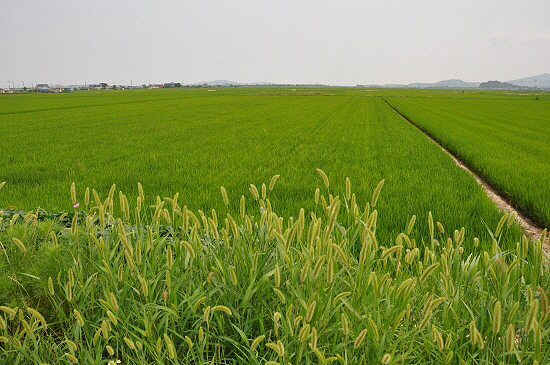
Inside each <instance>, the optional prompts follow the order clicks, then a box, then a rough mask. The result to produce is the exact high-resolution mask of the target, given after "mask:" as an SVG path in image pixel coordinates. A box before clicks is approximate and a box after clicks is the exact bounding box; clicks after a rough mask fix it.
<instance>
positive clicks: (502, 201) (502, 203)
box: [380, 97, 550, 256]
mask: <svg viewBox="0 0 550 365" xmlns="http://www.w3.org/2000/svg"><path fill="white" fill-rule="evenodd" d="M380 99H382V101H384V103H386V105H387V106H388V107H390V108H392V109H393V111H394V112H396V113H397V114H399V116H401V118H403V119H404V120H405V121H407V122H408V123H409V124H410V125H412V126H413V127H415V128H416V129H418V130H419V131H420V132H422V133H423V134H424V135H425V136H426V137H428V138H429V139H430V140H432V142H434V143H435V144H437V145H438V146H439V147H440V148H441V149H442V150H443V151H444V152H445V153H446V154H447V155H449V156H450V157H451V158H452V159H453V160H454V162H455V163H456V165H457V166H459V167H460V168H462V169H464V170H466V171H467V172H468V173H470V174H471V175H472V176H473V177H474V178H475V179H476V182H477V183H478V184H479V185H481V186H482V187H483V190H485V193H486V194H487V196H488V197H489V198H490V199H491V200H492V201H493V202H494V203H495V204H496V205H497V207H498V208H499V209H500V210H503V211H505V212H507V213H514V212H515V213H516V221H517V222H518V224H519V225H520V227H521V228H522V229H523V231H524V232H525V235H526V236H527V237H529V238H531V239H533V240H538V239H540V237H541V235H542V232H543V227H541V226H540V225H539V224H538V223H536V222H535V221H534V220H533V219H531V218H530V217H529V216H528V215H527V214H526V213H525V212H524V211H522V210H521V209H518V208H516V207H514V205H513V203H512V202H511V201H510V200H509V199H508V198H506V197H505V196H504V194H502V193H501V192H500V191H499V190H498V189H497V188H495V187H494V186H493V185H491V184H490V183H489V182H488V181H487V180H485V179H484V178H483V177H481V176H480V175H479V174H478V173H476V172H475V171H474V170H473V169H472V168H470V167H469V166H468V165H466V163H464V161H462V160H461V159H460V157H458V156H457V155H455V154H454V153H452V152H451V151H449V150H448V149H447V148H446V147H445V146H444V145H443V144H442V143H441V142H440V141H438V140H437V139H436V138H435V137H433V136H432V135H431V134H430V133H428V132H427V131H426V130H425V129H424V128H422V127H420V126H419V125H417V124H416V123H414V122H413V121H412V120H410V119H409V118H407V117H406V116H405V115H403V114H402V113H401V112H400V111H399V110H397V109H396V108H394V107H393V106H392V105H391V104H390V103H388V101H387V100H386V99H384V98H383V97H380ZM548 241H549V238H548V237H547V238H546V240H545V242H544V251H545V252H546V254H547V255H549V256H550V247H549V245H548V243H549V242H548Z"/></svg>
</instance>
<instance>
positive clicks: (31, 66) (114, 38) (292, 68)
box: [0, 0, 550, 87]
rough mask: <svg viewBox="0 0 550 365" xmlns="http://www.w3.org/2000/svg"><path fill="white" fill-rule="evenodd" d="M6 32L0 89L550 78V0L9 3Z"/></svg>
mask: <svg viewBox="0 0 550 365" xmlns="http://www.w3.org/2000/svg"><path fill="white" fill-rule="evenodd" d="M0 27H1V28H0V29H1V32H2V37H1V39H2V41H1V42H0V86H7V85H8V81H10V82H14V83H15V85H16V86H17V85H20V86H21V87H22V84H23V82H24V83H25V85H27V86H30V84H34V83H36V82H38V83H53V84H57V83H62V84H65V85H68V84H83V83H85V82H86V83H99V82H106V83H108V84H130V83H131V82H132V83H133V84H134V85H136V84H149V83H161V82H170V81H173V82H182V80H183V82H184V83H194V82H199V81H211V80H216V79H227V80H232V81H235V80H237V81H238V82H255V81H270V82H278V83H315V82H318V83H323V84H330V85H356V84H386V83H411V82H436V81H439V80H443V79H451V78H457V79H463V80H465V81H487V80H500V81H506V80H511V79H517V78H521V77H528V76H534V75H539V74H541V73H546V72H549V73H550V1H549V0H522V1H520V0H495V1H489V0H455V1H445V0H417V1H404V0H375V1H370V0H342V1H327V0H315V1H313V0H309V1H306V0H290V1H287V0H275V1H272V0H179V1H176V0H155V1H150V0H147V1H145V0H126V1H122V0H93V1H89V0H48V1H46V0H0Z"/></svg>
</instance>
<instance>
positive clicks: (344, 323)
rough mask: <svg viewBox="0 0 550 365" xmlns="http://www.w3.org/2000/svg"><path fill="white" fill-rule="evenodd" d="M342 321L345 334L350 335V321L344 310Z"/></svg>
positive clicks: (341, 316) (341, 315)
mask: <svg viewBox="0 0 550 365" xmlns="http://www.w3.org/2000/svg"><path fill="white" fill-rule="evenodd" d="M340 323H341V325H342V332H344V336H346V337H347V336H348V335H349V322H348V317H347V316H346V314H345V313H344V312H341V313H340Z"/></svg>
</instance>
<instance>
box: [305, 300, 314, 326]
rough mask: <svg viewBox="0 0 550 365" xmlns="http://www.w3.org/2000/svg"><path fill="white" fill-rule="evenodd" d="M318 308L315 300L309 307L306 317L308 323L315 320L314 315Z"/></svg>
mask: <svg viewBox="0 0 550 365" xmlns="http://www.w3.org/2000/svg"><path fill="white" fill-rule="evenodd" d="M316 306H317V302H316V301H315V300H314V301H312V302H311V303H310V304H309V306H308V307H307V311H306V317H305V320H306V322H311V319H312V318H313V314H314V313H315V307H316Z"/></svg>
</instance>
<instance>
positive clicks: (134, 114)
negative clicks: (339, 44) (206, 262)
mask: <svg viewBox="0 0 550 365" xmlns="http://www.w3.org/2000/svg"><path fill="white" fill-rule="evenodd" d="M402 93H403V92H402V91H388V90H381V91H377V90H375V91H363V90H360V89H318V90H317V89H304V90H300V89H299V90H297V91H295V92H291V91H290V90H287V89H269V88H266V89H255V88H254V89H218V91H217V92H215V93H211V92H210V93H209V92H207V91H206V90H203V89H199V90H151V91H142V90H139V91H130V92H112V91H111V92H108V91H107V92H101V93H96V92H79V93H73V94H67V95H9V96H5V97H4V96H3V97H0V135H2V136H3V140H4V141H7V144H6V147H5V148H4V150H3V158H2V159H1V160H0V176H1V178H0V180H1V181H6V186H5V187H4V189H3V190H2V192H1V194H0V207H3V208H6V207H8V206H11V208H17V209H24V210H29V209H35V208H36V207H38V206H40V207H42V208H44V209H46V210H49V211H62V210H69V209H71V208H72V204H71V200H70V195H69V187H70V185H71V183H72V182H73V181H74V182H75V183H76V187H77V191H78V194H79V198H80V199H81V198H82V197H83V192H84V189H85V188H86V187H90V188H94V189H96V190H97V191H98V192H99V193H100V195H101V196H105V195H106V194H107V192H108V191H109V189H110V187H111V186H112V184H116V186H117V188H118V189H120V190H122V191H123V192H124V193H125V194H128V195H129V196H136V195H137V183H138V182H140V183H141V184H142V185H143V187H144V189H145V191H146V193H147V194H148V195H147V196H146V199H147V203H151V204H152V203H153V202H154V200H155V199H156V196H157V195H159V196H160V197H161V198H162V197H171V196H173V195H174V194H175V193H176V192H179V193H180V194H181V195H180V201H182V202H183V203H182V204H186V205H187V206H188V207H189V209H191V210H197V209H203V210H205V209H206V210H207V209H212V208H215V209H222V207H224V205H223V202H222V201H221V198H220V194H219V191H220V190H219V189H220V186H224V187H225V188H226V189H227V192H228V194H229V198H230V202H231V203H230V209H238V201H239V198H240V197H241V195H247V196H249V194H250V193H249V192H248V187H249V184H251V183H253V184H255V185H256V186H261V184H262V183H268V182H269V179H270V178H271V177H272V176H273V175H275V174H280V175H281V177H280V179H279V181H278V183H277V187H276V189H275V190H274V191H273V192H272V193H271V194H272V196H271V201H272V203H273V205H274V207H275V210H276V211H278V212H280V213H281V214H284V215H286V216H297V214H298V211H299V209H300V208H301V207H304V208H306V209H312V210H313V209H315V207H313V206H312V205H311V204H312V200H311V197H312V196H313V194H314V190H315V187H319V188H321V187H323V182H322V180H321V179H320V177H319V175H318V173H317V172H316V170H315V169H316V168H321V169H323V170H324V171H325V172H326V173H327V175H328V176H329V179H330V193H332V194H334V195H342V194H343V191H344V180H345V178H346V177H349V178H350V179H351V182H352V185H353V191H355V192H357V201H358V203H360V205H362V206H363V207H364V204H365V203H366V202H367V201H369V199H370V196H371V193H372V190H373V189H374V187H376V185H377V184H378V183H379V182H380V181H381V180H382V179H385V185H384V189H383V194H382V195H381V198H380V202H379V207H378V208H379V210H380V214H381V215H382V216H383V217H385V218H386V219H384V220H383V221H382V223H381V225H380V227H378V230H379V232H378V235H379V236H380V237H381V238H383V239H387V240H390V239H391V237H395V235H396V234H397V233H399V232H401V231H402V230H403V229H404V227H405V226H406V224H407V223H408V221H409V219H410V217H411V216H412V215H413V214H415V215H417V216H418V218H419V219H420V220H421V221H422V222H425V221H427V217H428V212H430V211H431V212H432V214H433V215H434V218H435V219H436V220H437V221H440V222H441V223H443V224H444V225H445V226H446V227H449V229H452V230H454V229H460V228H461V227H462V226H465V227H466V232H467V237H469V238H470V239H473V237H480V238H488V237H489V235H488V229H487V227H490V229H494V227H496V225H497V224H498V221H499V219H500V216H501V214H500V213H499V212H498V211H497V209H496V208H495V207H494V206H493V204H492V203H491V202H490V201H489V200H488V199H487V198H486V197H485V194H484V193H483V191H482V189H481V188H480V187H479V186H478V185H477V184H476V183H475V181H474V179H473V178H472V177H471V176H469V175H468V173H466V172H465V171H463V170H461V169H459V168H457V167H456V165H455V164H454V162H453V161H452V160H451V159H450V158H449V157H448V156H446V155H445V154H444V153H443V152H442V151H441V149H440V148H439V147H438V146H436V145H435V144H433V143H432V142H431V141H430V140H429V139H428V138H426V137H425V136H424V135H423V134H422V133H421V132H420V131H418V130H417V129H416V128H415V127H413V126H411V125H410V124H408V123H407V122H406V121H404V120H403V119H402V118H401V117H400V116H399V115H398V114H397V113H395V112H394V111H393V110H392V109H391V108H390V107H388V106H387V105H386V104H385V103H384V101H383V100H381V99H380V98H378V97H376V96H378V95H382V96H385V97H387V100H388V101H389V102H390V103H391V104H392V105H394V106H396V107H397V108H398V109H400V108H403V111H404V112H405V113H407V114H410V115H411V117H412V118H413V119H415V120H416V119H418V123H419V124H422V123H426V129H429V128H432V129H433V130H434V134H436V135H437V133H440V132H438V131H439V130H441V131H442V132H441V133H447V134H446V135H445V138H443V137H442V138H441V140H442V141H443V143H446V144H449V145H450V146H451V149H453V150H456V151H457V152H459V153H462V152H461V151H462V148H468V151H469V152H468V153H467V154H466V153H464V157H465V159H466V160H467V161H468V162H472V163H474V166H475V167H476V168H477V169H478V170H483V169H484V167H481V165H477V162H476V161H477V160H476V158H477V159H486V157H485V156H486V151H487V150H486V149H485V146H486V144H485V142H487V141H488V140H489V139H490V138H488V137H489V136H488V134H487V132H486V131H485V130H484V129H483V128H486V127H487V125H489V124H491V123H497V124H498V123H501V124H502V123H505V124H506V123H507V120H502V119H498V118H497V117H496V116H498V115H500V114H499V113H501V114H502V106H503V105H513V106H511V107H510V108H515V109H514V110H518V113H520V112H519V110H521V113H520V114H521V115H522V116H523V117H524V120H529V121H530V122H529V123H531V124H529V126H528V125H525V127H530V128H532V125H533V124H537V123H538V121H539V120H540V121H541V125H540V128H539V129H538V130H537V134H536V135H533V136H526V138H525V139H522V140H519V141H517V142H513V139H509V140H508V142H507V143H508V145H506V146H505V147H504V145H503V148H504V149H505V151H504V152H503V153H504V154H502V155H496V157H494V159H496V160H497V161H498V159H500V160H501V161H503V160H504V159H506V157H505V156H510V157H511V156H529V155H530V153H531V152H530V151H529V150H526V148H531V146H532V142H533V141H535V140H536V141H539V140H541V141H542V140H544V139H545V138H546V140H547V137H548V135H549V130H548V128H547V126H544V125H542V124H544V123H546V124H548V114H547V113H546V115H544V110H545V109H544V108H547V105H546V104H548V102H547V101H545V100H539V101H535V100H533V99H534V97H533V96H531V95H527V96H519V95H514V94H506V95H497V94H493V95H490V97H488V95H474V94H456V93H449V92H446V93H445V92H443V93H433V92H431V93H430V92H410V91H409V92H407V95H406V96H412V97H409V98H397V97H394V96H399V95H401V94H402ZM434 95H435V96H437V98H433V97H431V96H434ZM369 96H370V97H369ZM428 96H430V98H428ZM457 97H458V98H457ZM510 98H513V101H512V102H511V101H510ZM537 103H538V104H537ZM415 108H416V109H415ZM418 108H420V109H418ZM453 108H454V109H453ZM417 109H418V110H422V111H421V112H420V111H417ZM458 110H460V111H461V113H462V114H461V115H462V116H461V117H460V118H462V119H460V120H461V121H462V120H465V119H468V118H467V116H468V115H470V116H472V118H470V122H469V123H470V124H469V125H468V126H467V127H466V128H463V129H456V128H455V127H454V126H455V125H456V124H457V123H455V122H454V120H458V119H456V118H459V117H458V116H457V115H459V114H458V113H457V111H458ZM546 110H547V109H546ZM445 113H447V114H445ZM520 114H518V116H519V115H520ZM451 116H454V118H455V119H453V118H452V117H451ZM492 116H495V118H492ZM478 117H482V118H483V120H484V122H483V123H481V124H479V125H476V124H475V122H473V121H472V120H473V119H475V118H478ZM499 118H500V117H499ZM540 118H542V119H540ZM544 118H546V119H544ZM512 119H513V118H512ZM477 120H479V118H478V119H477ZM453 123H454V124H453ZM430 126H432V127H430ZM436 128H439V129H436ZM494 128H500V127H494ZM516 128H520V129H521V128H522V125H518V126H517V127H516ZM477 131H479V132H480V133H481V134H482V136H481V137H480V139H481V141H482V143H481V144H479V143H478V144H473V143H469V142H468V143H466V142H465V141H473V140H475V139H476V133H477ZM502 133H505V132H502ZM506 133H508V134H506V135H504V134H503V135H502V136H501V137H499V135H494V136H495V143H497V144H498V143H499V141H502V139H505V138H508V137H507V136H510V137H513V136H517V135H518V134H517V132H514V131H510V132H506ZM478 137H479V136H478ZM489 142H490V141H489ZM489 142H487V143H489ZM537 143H539V142H537ZM539 145H540V146H539ZM537 146H539V147H538V148H539V149H540V151H541V153H540V154H538V156H539V157H540V158H538V160H539V161H538V162H539V163H541V164H543V165H544V164H545V163H546V166H549V165H550V163H549V162H550V161H548V159H549V157H548V156H549V152H548V151H549V149H548V147H546V148H545V146H544V145H543V144H541V143H539V144H537ZM475 156H483V157H475ZM499 156H500V157H499ZM515 161H517V162H514V163H516V164H519V165H523V166H527V165H531V164H530V163H529V159H528V157H525V158H524V159H523V160H520V159H516V160H515ZM526 161H527V162H526ZM505 164H508V165H510V164H511V162H510V161H508V162H507V163H505ZM533 167H534V166H533ZM534 170H537V171H539V175H533V174H530V173H529V174H528V173H525V172H523V171H522V170H521V169H520V168H516V167H515V165H513V167H512V168H511V170H510V169H508V170H506V171H498V170H495V171H494V172H491V177H490V179H491V181H493V182H495V185H497V186H499V187H501V188H502V189H503V190H506V191H513V189H514V188H516V187H518V186H519V187H520V190H521V189H525V190H531V191H535V192H538V194H539V195H535V197H534V198H527V197H524V196H523V195H521V194H519V193H518V194H515V193H514V194H512V193H511V196H513V198H514V200H516V201H517V202H518V204H520V205H522V206H526V207H527V208H528V209H531V208H530V207H531V206H532V205H533V203H532V202H531V201H532V200H533V199H534V200H540V201H543V199H542V198H543V197H544V194H546V197H548V189H544V188H543V187H542V185H540V184H543V181H544V178H543V177H544V175H545V174H546V175H547V172H546V171H544V169H542V168H536V167H535V168H534ZM514 171H516V172H517V174H514ZM540 174H542V175H540ZM533 180H536V181H533ZM501 183H502V184H501ZM527 183H529V184H532V185H528V184H527ZM506 184H507V185H506ZM525 186H529V188H523V187H525ZM529 199H531V200H529ZM548 201H549V199H546V200H545V202H546V203H543V204H548ZM532 209H533V211H535V208H532ZM538 216H539V217H541V220H543V219H548V218H547V217H548V216H544V214H542V213H541V214H539V215H538ZM424 226H425V225H422V227H421V228H419V229H424V230H426V229H427V228H426V227H424ZM509 234H510V235H511V237H510V238H514V239H517V238H518V237H519V231H518V230H515V229H512V230H510V232H509Z"/></svg>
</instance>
